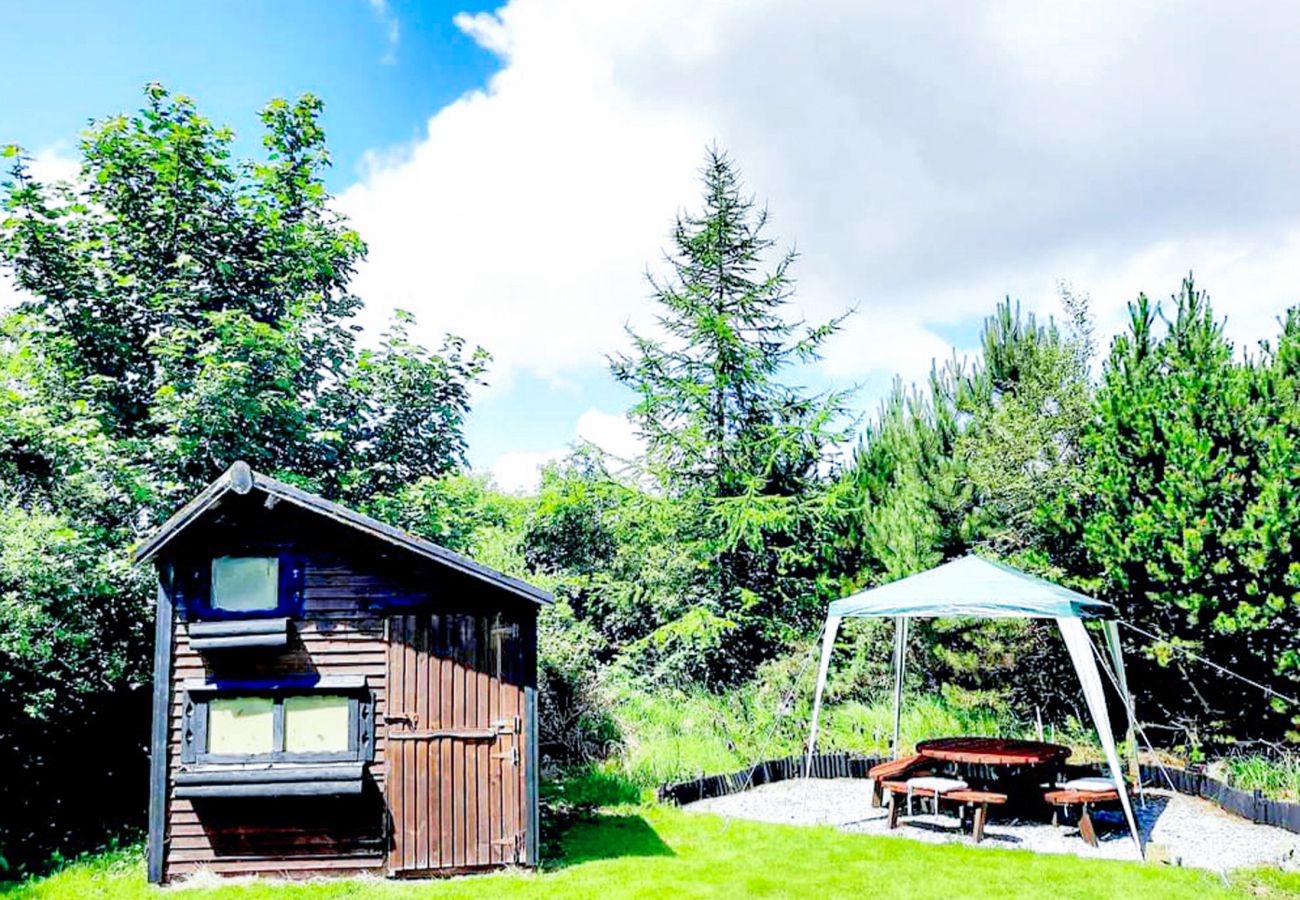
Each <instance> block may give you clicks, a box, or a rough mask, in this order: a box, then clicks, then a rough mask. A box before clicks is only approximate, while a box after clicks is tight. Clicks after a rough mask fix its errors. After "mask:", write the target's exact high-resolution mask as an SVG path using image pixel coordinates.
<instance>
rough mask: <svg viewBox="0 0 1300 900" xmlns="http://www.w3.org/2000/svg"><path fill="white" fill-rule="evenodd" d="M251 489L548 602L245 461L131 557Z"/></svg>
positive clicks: (538, 592)
mask: <svg viewBox="0 0 1300 900" xmlns="http://www.w3.org/2000/svg"><path fill="white" fill-rule="evenodd" d="M253 491H260V492H262V493H263V494H266V495H267V496H269V497H275V498H277V499H278V500H283V501H285V502H287V503H291V504H293V505H294V506H297V507H299V508H301V509H305V510H307V511H308V512H311V513H315V514H316V515H319V516H323V517H324V518H327V519H330V520H332V521H334V522H337V523H339V524H341V525H344V526H346V527H348V528H353V529H356V530H357V531H360V532H362V533H364V534H367V535H369V536H370V537H373V538H377V539H378V540H381V541H384V542H385V543H388V544H391V545H393V546H394V547H397V548H398V549H399V550H404V551H406V552H408V553H412V554H414V555H416V556H419V557H422V558H424V559H428V560H432V561H433V562H435V563H438V564H440V565H443V566H446V567H447V568H449V569H453V570H455V571H457V572H460V573H461V574H463V575H467V576H469V577H470V578H475V579H478V580H479V581H483V582H486V583H488V584H491V585H493V586H495V587H498V588H501V589H502V590H505V591H508V592H510V593H513V594H516V595H518V596H520V597H523V598H524V599H526V600H531V601H532V602H534V603H551V602H552V601H553V598H552V597H551V595H550V593H548V592H547V591H544V590H542V589H541V588H538V587H534V586H533V585H531V584H528V583H527V582H526V581H521V580H520V579H518V578H515V577H513V576H511V575H507V574H505V573H504V572H498V571H497V570H496V569H492V568H489V567H488V566H485V565H483V564H481V563H477V562H475V561H474V560H472V559H469V558H468V557H465V556H461V555H460V554H459V553H453V552H452V551H451V550H448V549H447V548H445V547H439V546H438V545H437V544H434V543H431V542H429V541H426V540H424V539H423V538H418V537H416V536H415V535H413V534H408V533H407V532H405V531H402V530H401V529H400V528H394V527H393V526H392V525H388V524H386V523H384V522H380V521H379V520H378V519H372V518H371V517H370V516H367V515H363V514H361V513H359V512H356V511H355V510H351V509H348V508H347V507H345V506H340V505H339V504H337V503H333V502H331V501H329V500H326V499H325V498H324V497H320V496H317V495H316V494H312V493H310V492H308V491H304V490H303V489H302V488H297V487H294V486H293V485H291V484H285V483H284V482H283V481H277V480H276V479H274V478H271V477H270V476H267V475H263V474H261V473H260V472H254V471H253V470H252V469H251V468H249V466H248V463H245V462H237V463H235V464H234V465H232V466H231V467H230V468H229V469H227V470H226V471H225V472H223V473H222V474H221V477H219V478H218V479H217V480H216V481H214V482H212V484H210V485H208V486H207V487H206V488H204V489H203V490H202V491H201V492H200V493H199V494H198V496H196V497H195V498H194V499H193V500H191V501H190V502H189V503H186V504H185V505H184V506H182V507H181V508H180V509H179V510H177V511H176V513H175V514H174V515H173V516H172V517H171V518H170V519H168V520H167V521H166V522H164V523H163V524H162V527H160V528H159V529H158V530H157V531H155V532H154V533H153V534H152V535H150V536H149V538H148V539H146V540H145V541H144V543H142V544H140V546H138V547H137V548H136V550H135V562H136V563H137V564H140V563H144V562H147V561H148V560H150V559H152V558H153V557H154V556H156V555H157V554H158V552H159V551H161V550H162V549H163V548H164V547H165V546H167V544H169V543H170V542H171V541H172V540H173V539H174V538H176V537H177V536H178V535H180V534H181V532H183V531H184V530H185V529H186V528H188V527H189V526H190V525H193V524H194V523H195V522H197V521H199V520H200V519H201V518H203V515H204V513H206V512H208V511H209V510H211V509H212V508H214V507H215V506H217V504H219V503H220V502H221V500H222V498H223V497H225V496H226V495H227V494H231V493H233V494H240V495H243V494H249V493H251V492H253Z"/></svg>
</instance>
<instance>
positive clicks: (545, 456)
mask: <svg viewBox="0 0 1300 900" xmlns="http://www.w3.org/2000/svg"><path fill="white" fill-rule="evenodd" d="M562 456H564V451H563V450H547V451H543V452H540V453H530V452H528V451H525V450H512V451H510V452H509V453H503V454H501V456H499V457H497V461H496V462H495V463H494V464H493V465H492V469H491V472H490V474H491V476H492V481H493V483H494V484H495V485H496V487H497V488H498V489H499V490H502V491H505V492H506V493H508V494H528V493H532V492H533V491H535V490H537V484H538V481H539V480H540V479H541V475H542V469H543V468H545V466H546V464H547V463H551V462H555V461H556V460H557V459H559V458H560V457H562Z"/></svg>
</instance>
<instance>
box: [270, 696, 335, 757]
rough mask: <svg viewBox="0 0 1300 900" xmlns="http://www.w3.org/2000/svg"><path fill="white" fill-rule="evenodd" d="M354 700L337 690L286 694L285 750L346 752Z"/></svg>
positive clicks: (292, 751)
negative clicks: (299, 694)
mask: <svg viewBox="0 0 1300 900" xmlns="http://www.w3.org/2000/svg"><path fill="white" fill-rule="evenodd" d="M350 708H351V701H350V700H349V699H348V698H347V697H343V696H340V695H337V694H318V695H304V696H301V697H286V698H285V700H284V749H285V752H286V753H344V752H347V749H348V734H349V728H348V724H349V720H350Z"/></svg>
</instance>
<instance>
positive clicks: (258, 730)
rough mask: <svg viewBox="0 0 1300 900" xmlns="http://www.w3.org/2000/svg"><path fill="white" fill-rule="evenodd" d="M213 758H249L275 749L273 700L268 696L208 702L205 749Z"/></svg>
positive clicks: (221, 699) (230, 698) (214, 699)
mask: <svg viewBox="0 0 1300 900" xmlns="http://www.w3.org/2000/svg"><path fill="white" fill-rule="evenodd" d="M206 749H207V752H208V753H209V754H211V755H213V756H249V755H253V754H263V753H270V752H272V751H273V750H274V749H275V701H274V700H272V699H271V698H270V697H214V698H213V699H212V700H211V701H210V702H209V703H208V746H207V748H206Z"/></svg>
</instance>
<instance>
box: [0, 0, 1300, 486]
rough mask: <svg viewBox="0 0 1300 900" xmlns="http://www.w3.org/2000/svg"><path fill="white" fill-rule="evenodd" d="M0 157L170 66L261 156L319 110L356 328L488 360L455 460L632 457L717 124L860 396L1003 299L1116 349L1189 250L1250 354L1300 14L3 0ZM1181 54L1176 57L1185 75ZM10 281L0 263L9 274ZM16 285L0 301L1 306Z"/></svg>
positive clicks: (1298, 273) (525, 462) (46, 149)
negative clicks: (302, 110)
mask: <svg viewBox="0 0 1300 900" xmlns="http://www.w3.org/2000/svg"><path fill="white" fill-rule="evenodd" d="M5 13H6V15H5V28H4V29H3V30H0V59H3V60H4V61H5V63H6V74H7V75H9V81H8V89H7V90H6V91H4V92H0V142H10V141H16V142H18V143H21V144H23V145H25V146H26V147H27V148H28V149H29V150H31V151H33V152H36V153H38V154H40V158H41V159H42V160H45V161H48V162H50V164H51V165H54V164H66V162H67V159H68V158H69V157H70V156H72V155H73V154H74V153H75V140H76V136H77V133H78V131H79V130H80V129H81V128H82V127H83V126H84V124H85V123H86V121H87V120H88V119H90V118H92V117H96V116H102V115H106V114H111V113H115V112H119V111H124V110H130V109H133V108H135V107H136V106H138V104H139V98H140V93H139V92H140V88H141V86H142V85H143V84H144V83H145V82H148V81H151V80H158V81H162V82H164V83H165V84H167V85H168V87H170V88H171V89H172V90H175V91H180V92H184V93H187V94H190V95H192V96H194V97H195V98H196V99H197V100H198V102H199V104H200V106H201V108H202V109H203V110H204V111H205V112H206V113H207V114H208V115H209V116H210V117H211V118H213V119H214V120H217V121H220V122H222V123H225V124H229V125H232V126H234V127H235V128H236V129H237V130H238V131H239V133H240V135H241V141H243V145H242V147H241V149H242V150H243V151H244V152H255V151H256V150H257V149H258V143H257V142H258V138H259V135H258V129H257V121H256V111H257V109H258V108H259V107H260V106H261V104H263V103H264V102H266V101H267V100H268V99H270V98H271V97H274V96H282V95H295V94H298V93H301V92H303V91H313V92H315V93H317V94H319V95H320V96H321V97H322V98H323V99H324V100H325V102H326V106H327V114H326V126H327V129H328V131H329V139H330V145H331V148H332V150H333V154H334V159H335V168H334V170H333V171H332V173H331V174H330V179H329V186H330V188H331V190H332V191H333V192H334V193H335V194H336V201H335V202H336V204H337V206H338V208H339V209H340V210H341V211H343V212H345V213H346V214H347V215H349V216H350V217H351V218H352V221H353V223H354V224H355V226H356V227H357V229H358V230H359V231H360V232H361V234H362V235H363V237H365V239H366V241H367V243H368V244H369V246H370V251H371V252H370V257H369V259H368V261H367V262H366V263H365V265H364V266H363V267H362V268H361V269H360V270H359V272H358V275H357V279H356V282H355V285H354V286H355V288H356V289H357V291H358V293H360V295H361V296H362V297H363V298H364V299H365V300H366V302H367V312H366V313H365V314H364V321H365V323H366V324H367V326H368V327H370V328H371V329H372V330H373V329H375V328H378V327H382V324H383V322H384V321H385V319H386V317H387V315H388V314H389V313H390V312H391V310H392V309H394V308H396V307H401V308H404V309H408V310H411V311H412V312H414V313H415V314H416V315H417V317H418V319H419V321H420V323H421V331H420V336H421V337H422V338H423V339H425V340H426V341H427V342H428V343H430V344H436V343H437V342H438V340H439V339H440V336H441V335H442V334H443V333H446V332H451V333H455V334H459V335H463V336H464V337H466V338H467V339H468V340H470V341H471V342H474V343H478V344H481V345H483V346H484V347H486V348H487V349H488V350H490V351H491V352H492V353H493V355H494V358H495V362H494V365H493V368H492V371H491V375H490V381H491V385H490V387H488V388H486V389H483V390H482V391H480V392H479V394H478V396H477V400H476V405H475V409H474V411H473V413H472V415H471V418H470V422H469V425H468V429H467V430H468V437H469V441H470V448H471V449H470V454H471V461H472V463H473V464H474V466H475V467H476V468H478V469H479V470H482V471H487V472H491V473H492V474H493V475H494V476H495V477H497V479H498V481H499V482H500V483H501V484H502V485H503V486H505V487H508V488H526V487H527V486H528V485H529V483H530V482H533V481H535V477H536V471H537V466H538V465H539V464H541V463H543V462H545V461H546V460H548V459H552V458H555V457H556V456H557V455H558V454H560V453H562V452H563V451H564V448H565V446H566V445H567V444H569V443H570V442H571V441H573V440H575V439H576V438H579V437H581V438H585V439H589V440H594V441H596V442H597V443H600V444H602V446H605V447H606V448H607V449H610V450H612V451H614V452H616V453H617V452H620V451H622V452H624V453H628V452H634V451H635V448H636V443H635V439H634V436H633V435H632V434H631V430H630V429H629V427H628V425H627V423H626V420H625V418H624V416H623V413H624V411H625V410H626V408H627V407H628V405H629V403H630V399H631V398H630V397H629V396H628V394H627V392H626V391H624V390H623V389H622V388H620V387H619V386H617V385H615V384H614V383H613V382H612V381H611V379H610V377H609V374H608V370H607V367H606V362H605V361H606V357H607V355H608V354H610V353H613V352H617V351H618V350H620V349H621V348H623V347H624V346H625V328H626V327H627V326H628V325H631V326H632V327H634V328H636V329H638V330H642V331H644V330H648V329H652V328H653V327H654V309H653V305H652V304H651V303H650V302H649V299H648V298H649V291H648V288H647V286H646V282H645V274H646V272H647V270H650V271H657V270H659V269H660V268H661V267H662V260H661V251H662V249H663V248H664V247H665V246H666V244H667V243H668V240H669V233H670V228H671V225H672V222H673V218H674V216H675V215H676V214H677V213H678V212H679V211H680V210H681V209H682V208H683V207H689V206H691V205H692V204H693V200H694V198H695V197H696V196H698V185H697V183H696V172H697V170H698V168H699V166H700V164H701V162H702V160H703V156H704V148H705V147H707V146H708V145H710V144H715V143H716V144H718V145H720V146H722V147H723V148H724V149H726V150H728V151H729V152H730V153H731V154H732V156H733V157H734V159H735V160H736V161H737V163H738V164H739V165H740V167H741V169H742V171H743V173H744V175H745V176H746V180H747V184H748V185H749V187H750V189H751V190H752V191H753V192H754V193H755V195H756V196H757V198H758V199H759V200H760V201H762V202H766V203H767V204H768V206H769V209H770V210H771V214H772V218H771V229H770V234H771V235H772V236H773V237H776V238H778V239H779V240H780V241H781V242H782V243H783V244H788V245H794V246H796V247H797V248H798V250H799V253H800V257H799V260H798V263H797V265H796V267H795V269H794V273H795V276H796V277H797V279H798V293H797V301H796V304H795V308H794V309H792V315H794V316H797V317H798V316H801V317H804V318H806V319H807V320H809V321H820V320H824V319H826V318H828V317H830V316H833V315H836V314H838V313H840V312H842V311H843V310H844V309H846V308H848V307H856V308H857V310H858V313H857V315H856V316H855V317H854V318H853V319H852V320H851V321H850V322H849V323H847V325H846V327H845V329H844V331H843V333H842V334H841V335H840V336H839V337H838V338H837V339H836V340H835V341H834V342H833V343H832V344H831V345H830V346H829V347H828V348H827V355H826V358H825V359H824V360H823V361H822V362H821V363H819V364H818V365H815V366H812V367H810V368H809V369H807V370H806V371H804V372H801V373H799V377H800V378H801V380H804V381H806V382H807V383H808V384H809V385H810V386H811V387H813V388H815V389H825V388H829V387H846V386H849V385H852V384H860V385H862V386H863V388H862V391H861V393H860V394H859V404H860V406H861V407H862V409H864V410H867V411H874V409H875V408H876V405H877V403H878V401H879V398H880V396H881V395H882V393H883V392H884V391H885V390H886V388H887V387H888V385H889V383H890V381H891V379H892V378H893V377H894V375H895V374H896V373H897V374H901V375H902V376H903V378H904V379H905V380H909V381H911V380H916V379H922V378H924V377H925V375H926V374H927V372H928V371H929V368H930V365H931V361H932V360H933V359H935V358H936V357H940V358H943V357H947V356H949V355H951V354H952V353H953V352H954V351H956V352H958V353H964V352H967V351H969V350H970V349H971V348H973V347H974V346H975V344H976V343H977V335H978V329H979V325H980V322H981V321H982V318H983V317H984V316H985V315H987V314H989V313H990V312H991V311H992V310H993V308H994V306H995V304H996V303H997V302H998V301H999V300H1000V299H1002V298H1003V297H1005V296H1010V297H1012V298H1015V299H1018V300H1020V301H1021V302H1022V304H1023V306H1024V307H1025V308H1026V309H1028V310H1033V311H1035V312H1037V313H1039V314H1044V315H1049V314H1053V313H1058V312H1059V303H1058V298H1057V292H1058V285H1059V283H1061V282H1065V283H1068V284H1069V285H1071V286H1072V288H1073V290H1074V291H1075V292H1076V293H1084V294H1088V295H1089V296H1090V297H1091V299H1092V311H1093V314H1094V317H1095V319H1096V323H1097V329H1098V332H1099V336H1100V338H1101V341H1102V343H1103V345H1104V343H1105V342H1106V340H1107V339H1108V337H1109V335H1111V334H1114V333H1115V332H1117V331H1118V330H1120V329H1121V328H1123V327H1124V324H1125V321H1126V313H1125V309H1126V305H1127V303H1128V302H1129V301H1130V300H1132V299H1133V297H1134V296H1136V294H1137V293H1138V292H1139V291H1145V292H1147V293H1148V294H1150V295H1152V296H1153V297H1156V298H1162V297H1167V296H1168V295H1169V294H1170V293H1172V292H1173V291H1175V290H1176V289H1177V288H1178V285H1179V281H1180V279H1181V278H1182V277H1183V276H1184V275H1185V274H1186V273H1187V272H1188V271H1189V270H1195V272H1196V275H1197V281H1198V284H1199V285H1200V286H1203V287H1206V288H1208V289H1209V290H1210V292H1211V294H1212V296H1213V297H1214V299H1215V301H1216V309H1217V310H1218V311H1219V313H1221V314H1223V315H1226V317H1227V319H1228V330H1229V334H1230V335H1232V336H1233V337H1235V338H1236V339H1237V340H1238V341H1240V342H1241V343H1242V344H1244V345H1250V344H1252V343H1253V342H1254V341H1256V340H1258V339H1260V338H1263V337H1266V336H1268V335H1269V334H1270V333H1274V332H1275V330H1276V322H1277V317H1278V316H1279V315H1280V314H1281V313H1282V312H1283V311H1284V310H1285V308H1286V307H1287V306H1288V305H1290V304H1291V303H1294V302H1296V301H1297V299H1300V290H1298V289H1296V288H1294V287H1293V286H1294V285H1296V284H1300V169H1297V167H1296V166H1295V163H1294V161H1295V159H1297V158H1300V119H1297V118H1296V117H1295V116H1294V115H1292V114H1291V108H1292V106H1293V105H1294V98H1293V96H1292V93H1293V85H1295V84H1296V83H1300V5H1295V4H1272V5H1259V6H1252V7H1251V8H1250V10H1249V13H1248V14H1247V13H1246V12H1244V11H1241V10H1237V9H1235V8H1232V7H1228V6H1225V5H1223V4H1221V3H1217V2H1214V0H1188V2H1183V3H1178V4H1172V3H1167V2H1162V0H1100V2H1098V3H1096V4H1088V5H1086V6H1080V5H1079V4H1078V3H1077V2H1067V0H971V2H969V3H962V4H945V3H928V2H918V3H913V4H903V5H899V4H885V3H876V4H864V3H861V2H860V0H821V2H820V3H819V4H818V5H817V6H816V7H812V8H806V7H805V5H803V4H790V3H785V2H780V0H748V2H746V3H744V4H737V3H733V2H726V0H655V2H632V0H628V2H622V0H620V2H610V0H508V2H505V3H504V5H501V6H499V7H496V6H492V5H482V6H474V5H472V4H470V3H467V2H459V3H452V4H447V3H441V2H416V0H315V2H307V0H262V2H251V0H226V2H221V3H206V4H196V3H175V2H169V3H164V2H159V0H135V2H129V3H128V2H108V0H99V2H93V3H92V2H59V3H50V2H46V3H11V4H8V5H7V6H6V9H5ZM1173 60H1176V61H1177V62H1176V63H1175V62H1171V61H1173ZM5 291H6V287H5V285H4V284H3V283H0V293H3V292H5ZM0 302H3V301H0Z"/></svg>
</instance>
